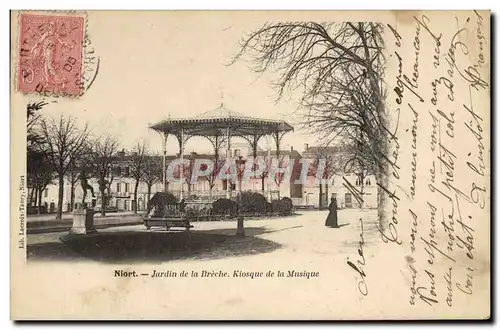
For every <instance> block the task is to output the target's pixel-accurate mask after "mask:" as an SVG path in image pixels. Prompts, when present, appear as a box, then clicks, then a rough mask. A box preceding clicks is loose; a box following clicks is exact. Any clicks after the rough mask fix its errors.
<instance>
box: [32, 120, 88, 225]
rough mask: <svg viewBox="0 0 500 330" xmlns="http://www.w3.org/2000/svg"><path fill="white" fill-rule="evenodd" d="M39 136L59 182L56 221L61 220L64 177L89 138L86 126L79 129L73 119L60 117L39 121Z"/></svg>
mask: <svg viewBox="0 0 500 330" xmlns="http://www.w3.org/2000/svg"><path fill="white" fill-rule="evenodd" d="M40 127H41V135H42V137H43V139H44V143H45V144H46V146H47V151H48V157H47V160H48V161H49V163H50V165H51V166H53V168H54V170H55V172H56V173H57V177H58V180H59V193H58V200H57V216H56V218H57V219H61V218H62V207H63V198H64V177H65V176H66V174H67V172H68V170H69V169H70V168H71V166H72V164H73V160H74V159H75V157H77V156H78V155H79V154H80V153H81V152H82V151H83V148H84V147H85V143H86V142H87V139H88V136H89V132H90V131H89V128H88V125H85V126H84V127H83V129H79V128H78V127H77V124H76V119H75V118H74V117H71V116H69V117H64V116H62V115H61V116H60V117H59V119H54V118H51V119H46V118H44V119H42V120H41V121H40Z"/></svg>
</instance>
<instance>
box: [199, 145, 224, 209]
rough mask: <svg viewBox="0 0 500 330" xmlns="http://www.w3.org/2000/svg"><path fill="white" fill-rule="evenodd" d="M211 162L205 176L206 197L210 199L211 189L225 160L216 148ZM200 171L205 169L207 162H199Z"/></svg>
mask: <svg viewBox="0 0 500 330" xmlns="http://www.w3.org/2000/svg"><path fill="white" fill-rule="evenodd" d="M211 161H212V164H213V169H212V171H210V173H208V174H207V175H206V176H205V178H206V179H207V181H208V198H209V199H210V200H212V191H213V188H214V187H215V183H216V182H217V176H218V175H219V172H220V170H221V169H222V168H223V167H224V164H225V162H226V160H225V158H224V157H222V156H220V155H219V151H218V150H217V151H216V152H215V154H214V156H213V157H212V159H211ZM200 170H201V171H205V170H207V164H201V166H200Z"/></svg>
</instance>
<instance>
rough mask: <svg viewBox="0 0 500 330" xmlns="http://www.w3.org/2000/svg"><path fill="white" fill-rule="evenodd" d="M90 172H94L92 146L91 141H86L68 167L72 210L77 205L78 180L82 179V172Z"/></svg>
mask: <svg viewBox="0 0 500 330" xmlns="http://www.w3.org/2000/svg"><path fill="white" fill-rule="evenodd" d="M82 171H83V172H85V173H90V172H92V146H91V145H90V143H89V141H87V143H85V145H84V147H83V148H82V151H81V152H80V153H79V154H77V155H74V157H73V158H72V161H71V165H70V167H69V169H68V173H69V174H68V179H69V183H70V190H71V191H70V209H69V210H70V211H73V209H74V205H75V189H76V184H77V182H78V180H79V179H80V173H82Z"/></svg>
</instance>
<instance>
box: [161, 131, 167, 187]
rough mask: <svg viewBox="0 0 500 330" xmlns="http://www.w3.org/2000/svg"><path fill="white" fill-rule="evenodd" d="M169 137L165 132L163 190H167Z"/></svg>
mask: <svg viewBox="0 0 500 330" xmlns="http://www.w3.org/2000/svg"><path fill="white" fill-rule="evenodd" d="M167 139H168V133H164V134H163V172H162V173H163V176H162V180H163V191H164V192H166V191H167Z"/></svg>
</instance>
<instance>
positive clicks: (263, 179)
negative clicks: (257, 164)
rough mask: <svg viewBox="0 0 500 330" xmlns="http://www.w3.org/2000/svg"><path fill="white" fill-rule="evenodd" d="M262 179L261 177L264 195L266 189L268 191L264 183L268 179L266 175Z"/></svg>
mask: <svg viewBox="0 0 500 330" xmlns="http://www.w3.org/2000/svg"><path fill="white" fill-rule="evenodd" d="M260 179H261V183H262V195H264V194H265V191H266V187H265V183H264V181H265V180H266V177H265V176H263V177H261V178H260Z"/></svg>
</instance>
